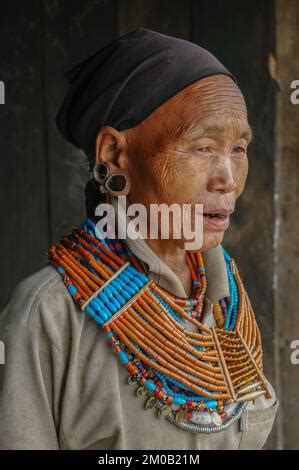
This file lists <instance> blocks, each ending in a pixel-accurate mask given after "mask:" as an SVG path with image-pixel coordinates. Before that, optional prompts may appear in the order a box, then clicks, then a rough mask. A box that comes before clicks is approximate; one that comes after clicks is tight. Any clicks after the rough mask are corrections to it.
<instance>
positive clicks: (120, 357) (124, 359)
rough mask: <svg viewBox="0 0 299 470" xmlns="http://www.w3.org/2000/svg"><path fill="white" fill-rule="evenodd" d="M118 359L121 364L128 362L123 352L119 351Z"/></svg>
mask: <svg viewBox="0 0 299 470" xmlns="http://www.w3.org/2000/svg"><path fill="white" fill-rule="evenodd" d="M118 357H119V359H120V361H121V362H122V364H127V363H128V362H129V358H128V356H127V355H126V353H125V352H124V351H121V352H120V353H118Z"/></svg>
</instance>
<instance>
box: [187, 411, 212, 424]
mask: <svg viewBox="0 0 299 470" xmlns="http://www.w3.org/2000/svg"><path fill="white" fill-rule="evenodd" d="M190 421H192V423H195V424H211V422H212V419H211V413H208V412H206V411H193V412H192V417H191V418H190Z"/></svg>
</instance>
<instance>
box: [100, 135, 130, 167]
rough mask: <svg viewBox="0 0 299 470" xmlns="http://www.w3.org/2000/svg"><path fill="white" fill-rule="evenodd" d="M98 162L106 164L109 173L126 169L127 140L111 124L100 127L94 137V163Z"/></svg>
mask: <svg viewBox="0 0 299 470" xmlns="http://www.w3.org/2000/svg"><path fill="white" fill-rule="evenodd" d="M100 162H104V163H106V164H107V165H108V167H109V171H110V173H113V172H116V171H127V169H128V155H127V141H126V136H125V134H124V133H122V132H119V131H118V130H116V129H114V128H113V127H111V126H104V127H102V128H101V129H100V131H99V133H98V135H97V138H96V145H95V164H97V163H100Z"/></svg>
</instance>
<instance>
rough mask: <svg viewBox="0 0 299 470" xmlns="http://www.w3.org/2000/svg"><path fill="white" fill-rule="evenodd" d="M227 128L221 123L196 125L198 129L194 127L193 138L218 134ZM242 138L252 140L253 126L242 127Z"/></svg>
mask: <svg viewBox="0 0 299 470" xmlns="http://www.w3.org/2000/svg"><path fill="white" fill-rule="evenodd" d="M224 130H225V127H224V126H223V125H220V124H209V125H206V126H198V127H196V130H194V129H193V131H192V140H196V139H198V138H200V137H202V136H203V135H204V134H216V133H218V132H219V133H220V132H223V131H224ZM239 138H240V139H245V140H247V141H248V142H250V141H251V140H252V139H253V131H252V128H251V127H250V126H249V124H248V126H246V127H245V128H244V127H243V126H242V128H241V129H240V136H239Z"/></svg>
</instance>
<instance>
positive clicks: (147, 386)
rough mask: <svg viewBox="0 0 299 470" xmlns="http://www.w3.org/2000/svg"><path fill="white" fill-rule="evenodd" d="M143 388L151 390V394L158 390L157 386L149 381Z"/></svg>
mask: <svg viewBox="0 0 299 470" xmlns="http://www.w3.org/2000/svg"><path fill="white" fill-rule="evenodd" d="M143 386H144V387H145V388H147V389H148V390H150V391H151V392H153V391H154V390H156V388H157V385H155V384H153V383H152V382H150V381H149V380H146V381H145V382H144V384H143Z"/></svg>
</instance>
